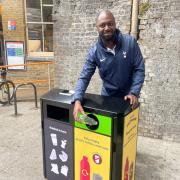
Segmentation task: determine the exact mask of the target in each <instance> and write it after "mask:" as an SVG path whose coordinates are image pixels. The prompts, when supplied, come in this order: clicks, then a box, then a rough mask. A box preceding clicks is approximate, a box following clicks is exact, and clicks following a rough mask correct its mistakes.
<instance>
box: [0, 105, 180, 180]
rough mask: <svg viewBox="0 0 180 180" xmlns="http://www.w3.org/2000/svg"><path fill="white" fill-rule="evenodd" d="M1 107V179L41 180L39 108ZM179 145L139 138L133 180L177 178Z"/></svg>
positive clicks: (24, 106) (178, 171)
mask: <svg viewBox="0 0 180 180" xmlns="http://www.w3.org/2000/svg"><path fill="white" fill-rule="evenodd" d="M18 112H19V113H20V115H18V116H17V117H15V116H14V115H13V114H14V109H13V106H0V180H43V179H44V177H43V170H42V145H41V124H40V109H35V108H34V103H33V102H19V103H18ZM179 179H180V144H178V143H172V142H166V141H161V140H155V139H150V138H144V137H138V151H137V165H136V180H179Z"/></svg>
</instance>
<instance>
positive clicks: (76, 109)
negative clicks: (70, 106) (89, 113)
mask: <svg viewBox="0 0 180 180" xmlns="http://www.w3.org/2000/svg"><path fill="white" fill-rule="evenodd" d="M78 113H81V114H85V112H84V109H83V107H82V106H81V102H80V101H78V100H77V101H75V103H74V111H73V116H74V119H75V120H76V121H78Z"/></svg>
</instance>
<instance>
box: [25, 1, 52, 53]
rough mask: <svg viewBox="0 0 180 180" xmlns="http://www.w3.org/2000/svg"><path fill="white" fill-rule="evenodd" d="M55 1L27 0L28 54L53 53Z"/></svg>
mask: <svg viewBox="0 0 180 180" xmlns="http://www.w3.org/2000/svg"><path fill="white" fill-rule="evenodd" d="M52 8H53V0H26V27H27V35H28V37H27V41H28V52H29V54H31V53H33V52H53V22H52Z"/></svg>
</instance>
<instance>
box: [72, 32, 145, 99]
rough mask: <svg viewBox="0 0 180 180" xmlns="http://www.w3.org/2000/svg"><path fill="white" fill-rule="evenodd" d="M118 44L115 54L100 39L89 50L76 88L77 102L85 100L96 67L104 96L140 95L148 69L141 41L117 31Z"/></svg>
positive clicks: (116, 40) (75, 97) (75, 96)
mask: <svg viewBox="0 0 180 180" xmlns="http://www.w3.org/2000/svg"><path fill="white" fill-rule="evenodd" d="M115 42H116V46H115V54H113V53H112V52H110V51H108V50H107V48H106V47H104V45H103V42H102V40H101V39H100V38H99V39H98V41H97V42H96V43H95V44H94V45H93V46H92V47H91V48H90V49H89V51H88V55H87V58H86V62H85V64H84V67H83V70H82V72H81V74H80V77H79V79H78V82H77V85H76V89H75V94H74V98H73V101H76V100H79V101H82V100H83V96H84V93H85V91H86V89H87V86H88V84H89V82H90V80H91V77H92V75H93V74H94V72H95V70H96V67H98V69H99V75H100V77H101V79H102V81H103V87H102V91H101V94H102V95H105V96H115V97H124V96H125V95H128V94H133V95H135V96H137V97H138V96H139V93H140V90H141V87H142V84H143V82H144V76H145V68H144V60H143V57H142V54H141V51H140V48H139V46H138V44H137V41H136V40H135V39H134V38H133V37H132V36H130V35H123V34H121V33H120V31H119V30H118V29H117V30H116V35H115Z"/></svg>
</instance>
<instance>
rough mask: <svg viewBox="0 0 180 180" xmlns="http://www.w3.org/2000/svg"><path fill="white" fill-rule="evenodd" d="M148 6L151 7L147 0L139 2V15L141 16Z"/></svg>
mask: <svg viewBox="0 0 180 180" xmlns="http://www.w3.org/2000/svg"><path fill="white" fill-rule="evenodd" d="M150 7H151V4H150V3H149V2H145V3H141V4H140V5H139V15H140V16H143V15H144V14H145V13H146V12H147V11H148V9H149V8H150Z"/></svg>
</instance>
